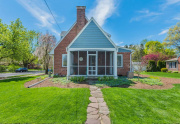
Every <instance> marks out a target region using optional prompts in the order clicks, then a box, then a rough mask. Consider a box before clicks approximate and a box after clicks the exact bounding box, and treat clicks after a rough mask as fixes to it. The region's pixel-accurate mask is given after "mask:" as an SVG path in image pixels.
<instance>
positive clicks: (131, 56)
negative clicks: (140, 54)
mask: <svg viewBox="0 0 180 124" xmlns="http://www.w3.org/2000/svg"><path fill="white" fill-rule="evenodd" d="M132 54H133V52H131V54H130V72H132Z"/></svg>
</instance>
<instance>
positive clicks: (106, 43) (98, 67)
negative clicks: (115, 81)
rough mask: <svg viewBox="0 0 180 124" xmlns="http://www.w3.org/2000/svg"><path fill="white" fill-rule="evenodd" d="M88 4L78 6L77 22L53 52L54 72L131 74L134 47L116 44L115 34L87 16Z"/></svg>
mask: <svg viewBox="0 0 180 124" xmlns="http://www.w3.org/2000/svg"><path fill="white" fill-rule="evenodd" d="M85 9H86V7H85V6H77V21H76V22H75V23H74V24H73V25H72V27H71V28H70V29H69V31H67V32H62V33H61V40H60V42H59V43H57V45H56V46H55V48H54V49H53V50H52V51H51V52H50V54H51V55H53V56H54V74H59V75H67V76H68V77H71V76H86V77H88V76H89V77H90V76H93V77H99V76H105V75H106V76H114V77H117V76H118V75H124V76H125V75H127V73H128V72H131V71H132V68H131V66H132V65H131V53H132V50H130V49H127V48H123V47H119V46H116V45H115V43H114V42H113V41H112V40H111V38H110V37H111V35H110V34H108V33H106V32H105V31H104V30H103V29H102V28H101V27H100V26H99V25H98V23H97V22H96V21H95V19H94V18H91V19H90V20H88V19H87V18H86V16H85Z"/></svg>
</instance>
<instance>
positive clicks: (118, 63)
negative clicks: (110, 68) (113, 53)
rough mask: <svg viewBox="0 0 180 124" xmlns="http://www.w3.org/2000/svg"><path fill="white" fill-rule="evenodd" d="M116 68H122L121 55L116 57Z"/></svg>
mask: <svg viewBox="0 0 180 124" xmlns="http://www.w3.org/2000/svg"><path fill="white" fill-rule="evenodd" d="M117 66H118V67H123V55H122V54H118V55H117Z"/></svg>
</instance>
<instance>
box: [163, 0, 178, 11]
mask: <svg viewBox="0 0 180 124" xmlns="http://www.w3.org/2000/svg"><path fill="white" fill-rule="evenodd" d="M173 4H180V0H165V3H163V4H162V5H161V8H162V9H165V8H167V7H168V6H170V5H173Z"/></svg>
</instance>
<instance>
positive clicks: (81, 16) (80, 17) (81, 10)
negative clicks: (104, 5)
mask: <svg viewBox="0 0 180 124" xmlns="http://www.w3.org/2000/svg"><path fill="white" fill-rule="evenodd" d="M76 8H77V33H79V32H80V31H81V29H82V28H83V27H84V26H85V25H86V18H85V9H86V6H77V7H76Z"/></svg>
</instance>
